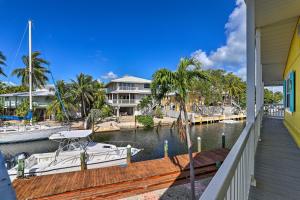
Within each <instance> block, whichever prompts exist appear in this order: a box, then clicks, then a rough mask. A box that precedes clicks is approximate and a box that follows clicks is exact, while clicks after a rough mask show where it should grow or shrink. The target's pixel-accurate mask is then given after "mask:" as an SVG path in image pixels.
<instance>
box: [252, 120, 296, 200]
mask: <svg viewBox="0 0 300 200" xmlns="http://www.w3.org/2000/svg"><path fill="white" fill-rule="evenodd" d="M299 123H300V122H299ZM261 139H262V141H261V142H259V144H258V148H257V152H256V158H255V159H256V160H255V179H256V187H251V190H250V195H249V199H253V200H260V199H272V200H273V199H299V198H300V149H299V148H298V147H297V145H296V144H295V143H294V141H293V139H292V137H291V136H290V134H289V133H288V131H287V129H286V128H285V127H284V125H283V121H282V120H280V119H270V118H266V119H264V122H263V128H262V134H261Z"/></svg>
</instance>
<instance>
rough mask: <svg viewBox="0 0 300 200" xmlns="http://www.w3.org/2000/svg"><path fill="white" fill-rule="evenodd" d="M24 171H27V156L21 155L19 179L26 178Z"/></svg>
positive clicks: (19, 159)
mask: <svg viewBox="0 0 300 200" xmlns="http://www.w3.org/2000/svg"><path fill="white" fill-rule="evenodd" d="M24 169H25V156H24V155H23V154H21V155H19V156H18V172H17V177H18V178H23V177H24Z"/></svg>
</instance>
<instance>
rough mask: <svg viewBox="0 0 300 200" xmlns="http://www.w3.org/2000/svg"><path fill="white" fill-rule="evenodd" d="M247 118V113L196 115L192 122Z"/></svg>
mask: <svg viewBox="0 0 300 200" xmlns="http://www.w3.org/2000/svg"><path fill="white" fill-rule="evenodd" d="M243 119H246V115H245V114H239V115H216V116H195V117H194V119H193V120H192V123H194V124H197V123H200V124H202V123H207V124H209V123H215V122H219V121H222V120H243Z"/></svg>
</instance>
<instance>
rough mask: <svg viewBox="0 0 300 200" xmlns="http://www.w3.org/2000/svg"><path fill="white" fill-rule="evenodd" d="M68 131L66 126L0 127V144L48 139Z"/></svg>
mask: <svg viewBox="0 0 300 200" xmlns="http://www.w3.org/2000/svg"><path fill="white" fill-rule="evenodd" d="M67 130H69V127H68V126H47V125H26V126H7V127H0V144H10V143H17V142H28V141H35V140H44V139H48V138H49V136H50V135H52V134H55V133H57V132H60V131H67Z"/></svg>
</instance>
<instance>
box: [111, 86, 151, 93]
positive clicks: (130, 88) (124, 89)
mask: <svg viewBox="0 0 300 200" xmlns="http://www.w3.org/2000/svg"><path fill="white" fill-rule="evenodd" d="M118 90H119V91H138V90H140V91H150V90H151V89H150V88H143V87H131V86H118V87H113V88H107V92H112V91H118Z"/></svg>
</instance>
